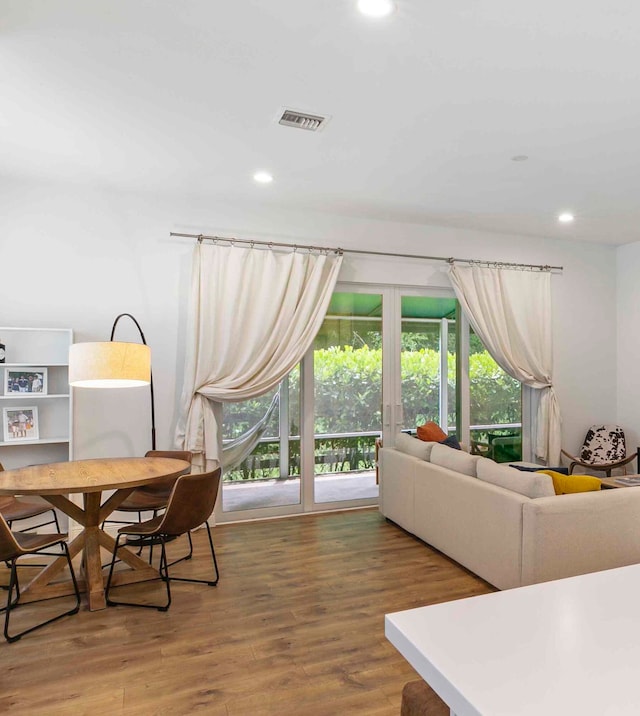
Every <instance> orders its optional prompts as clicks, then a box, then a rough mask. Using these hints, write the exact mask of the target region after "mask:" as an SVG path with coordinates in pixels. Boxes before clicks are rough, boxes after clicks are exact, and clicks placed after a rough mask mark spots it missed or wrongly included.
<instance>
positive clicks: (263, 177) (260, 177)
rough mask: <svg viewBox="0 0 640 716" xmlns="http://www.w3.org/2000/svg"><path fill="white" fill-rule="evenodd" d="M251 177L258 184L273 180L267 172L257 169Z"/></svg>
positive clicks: (269, 182) (268, 182)
mask: <svg viewBox="0 0 640 716" xmlns="http://www.w3.org/2000/svg"><path fill="white" fill-rule="evenodd" d="M253 179H254V181H257V182H258V184H271V182H272V181H273V175H272V174H269V172H265V171H259V172H256V173H255V174H254V175H253Z"/></svg>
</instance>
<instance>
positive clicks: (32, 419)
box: [2, 406, 40, 443]
mask: <svg viewBox="0 0 640 716" xmlns="http://www.w3.org/2000/svg"><path fill="white" fill-rule="evenodd" d="M2 424H3V432H4V441H5V442H7V443H11V442H19V441H20V440H37V439H38V438H39V437H40V433H39V431H38V408H36V407H35V406H32V407H28V408H3V409H2Z"/></svg>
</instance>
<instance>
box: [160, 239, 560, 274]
mask: <svg viewBox="0 0 640 716" xmlns="http://www.w3.org/2000/svg"><path fill="white" fill-rule="evenodd" d="M169 236H174V237H178V238H183V239H197V240H198V242H199V243H202V242H203V241H213V242H214V243H215V242H217V241H227V242H229V243H230V244H249V245H250V246H252V247H253V246H267V247H268V248H273V247H276V246H278V247H283V248H288V249H293V250H294V251H296V250H297V249H302V250H308V251H321V252H326V253H334V254H363V255H367V256H392V257H394V258H402V259H422V260H426V261H446V262H447V263H450V264H452V263H454V262H456V261H457V262H459V263H465V264H479V265H482V266H493V267H495V268H513V269H523V270H524V269H528V270H530V271H534V270H536V269H537V270H538V271H562V270H563V267H562V266H549V265H542V264H518V263H511V262H505V261H482V260H479V259H458V258H453V257H452V256H449V257H447V256H424V255H423V254H396V253H391V252H389V251H366V250H361V249H341V248H335V247H327V246H308V245H304V244H289V243H282V242H278V241H258V240H257V239H238V238H235V237H231V236H205V235H204V234H181V233H177V232H173V231H172V232H171V233H170V234H169Z"/></svg>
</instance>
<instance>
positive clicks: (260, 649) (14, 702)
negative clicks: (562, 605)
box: [0, 510, 493, 716]
mask: <svg viewBox="0 0 640 716" xmlns="http://www.w3.org/2000/svg"><path fill="white" fill-rule="evenodd" d="M213 535H214V541H215V543H216V551H217V555H218V562H219V565H220V571H221V577H220V582H219V584H218V586H217V587H208V586H206V585H200V584H197V585H196V584H187V583H178V582H174V583H173V585H172V592H173V604H172V606H171V609H170V610H169V611H168V612H166V613H162V612H158V611H156V610H146V609H134V608H130V607H113V608H109V609H105V610H102V611H97V612H89V611H88V610H87V609H86V607H84V606H83V607H82V609H81V611H80V613H79V614H78V615H76V616H72V617H69V618H66V619H64V620H61V621H59V622H57V623H55V624H52V625H50V626H47V627H45V628H44V629H42V630H40V631H36V632H34V633H32V634H30V635H28V636H26V637H24V638H23V639H22V640H21V641H19V642H16V643H15V644H7V643H6V642H5V641H4V640H2V641H1V642H0V713H3V714H11V716H22V715H29V716H37V715H39V714H43V715H45V714H46V716H55V715H59V714H65V715H66V714H69V715H71V714H72V715H73V716H81V715H82V714H91V715H92V716H100V715H102V714H105V715H106V714H109V715H111V716H112V715H120V714H124V715H127V716H151V715H155V714H162V715H165V714H166V715H173V714H180V715H182V714H193V713H203V714H210V715H211V716H262V715H264V716H267V715H274V716H275V714H278V715H279V716H288V715H291V716H295V715H298V714H301V715H302V716H335V715H337V714H340V715H344V714H363V715H365V716H368V715H371V716H397V714H399V713H400V694H401V691H402V687H403V685H404V684H405V682H406V681H409V680H410V679H412V678H416V675H415V672H414V671H413V670H412V668H411V667H410V666H409V665H408V663H407V662H406V661H405V660H404V659H403V657H402V656H400V654H399V653H398V652H397V651H396V650H395V649H394V647H393V646H392V645H391V644H390V643H389V642H388V641H387V640H386V639H385V636H384V614H385V613H387V612H393V611H398V610H402V609H410V608H413V607H417V606H422V605H426V604H434V603H437V602H442V601H448V600H452V599H460V598H462V597H468V596H472V595H476V594H484V593H487V592H490V591H493V589H492V587H490V586H489V585H487V584H486V583H485V582H483V581H482V580H481V579H479V578H477V577H475V576H473V575H472V574H470V573H469V572H467V571H465V570H464V569H462V568H461V567H459V566H458V565H457V564H456V563H454V562H452V561H451V560H449V559H447V558H446V557H444V556H443V555H441V554H440V553H438V552H436V551H434V550H431V549H429V548H428V547H426V546H425V545H424V544H423V543H421V542H419V541H418V540H416V539H415V538H413V537H411V536H410V535H408V534H406V533H405V532H403V531H402V530H401V529H399V528H398V527H396V526H395V525H393V524H392V523H389V522H387V521H385V520H384V518H382V517H381V516H380V514H379V513H378V511H377V510H354V511H349V512H336V513H328V514H322V515H310V516H303V517H293V518H287V519H278V520H268V521H262V522H249V523H242V524H235V525H221V526H218V527H215V528H214V529H213ZM183 539H184V538H182V539H181V540H179V541H177V542H174V543H172V544H171V545H170V555H169V556H170V558H171V556H174V557H175V556H178V555H179V554H180V553H181V552H182V550H183V549H184V547H185V544H184V542H183V541H182V540H183ZM194 543H195V550H196V551H195V555H194V558H193V560H191V561H190V562H183V563H181V564H180V565H178V566H176V567H175V572H174V573H175V575H176V576H179V575H180V574H182V575H184V576H198V577H204V576H206V574H205V573H206V571H207V569H208V568H209V559H210V558H209V556H208V544H207V542H206V536H205V533H204V532H203V531H199V532H197V533H196V534H195V535H194ZM159 586H160V585H159V583H152V584H144V585H140V584H138V585H133V586H130V587H126V588H122V589H127V590H129V591H128V595H127V596H129V597H131V598H133V597H135V596H137V597H142V598H145V597H146V595H147V593H149V592H150V590H157V589H158V588H159ZM5 594H6V592H4V591H2V592H0V599H4V596H5ZM114 596H115V595H114ZM154 596H158V593H157V592H155V591H154ZM56 602H57V603H56ZM53 607H56V608H60V607H64V604H62V603H61V602H60V601H58V600H56V601H54V602H47V603H44V602H40V603H37V604H31V605H25V606H24V607H21V608H19V609H18V610H17V612H16V628H19V626H20V624H19V621H18V617H19V619H20V620H22V619H27V618H29V617H30V616H34V617H35V618H40V617H41V616H42V615H43V613H44V612H43V611H42V610H49V609H50V608H53Z"/></svg>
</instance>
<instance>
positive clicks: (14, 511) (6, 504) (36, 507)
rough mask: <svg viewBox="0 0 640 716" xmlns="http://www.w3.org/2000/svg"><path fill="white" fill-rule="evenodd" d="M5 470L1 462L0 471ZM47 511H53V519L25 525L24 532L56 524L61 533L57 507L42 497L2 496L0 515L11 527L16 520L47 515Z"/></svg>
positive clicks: (0, 499) (0, 497)
mask: <svg viewBox="0 0 640 716" xmlns="http://www.w3.org/2000/svg"><path fill="white" fill-rule="evenodd" d="M3 471H4V467H3V466H2V464H1V463H0V472H3ZM1 480H2V476H0V481H1ZM47 512H51V514H52V518H51V519H49V520H47V521H46V522H40V523H38V524H37V525H30V526H29V527H25V528H24V530H21V531H23V532H30V531H31V530H35V529H38V528H39V527H46V526H47V525H55V526H56V532H58V533H59V532H60V524H59V523H58V515H57V513H56V511H55V508H54V507H53V506H52V505H50V504H49V503H48V502H47V501H46V500H43V499H42V498H41V497H12V496H11V495H2V496H0V515H2V516H3V517H4V518H5V520H6V521H7V524H8V525H9V527H10V528H13V523H14V522H18V521H20V520H29V519H32V518H34V517H40V515H45V514H47Z"/></svg>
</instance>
